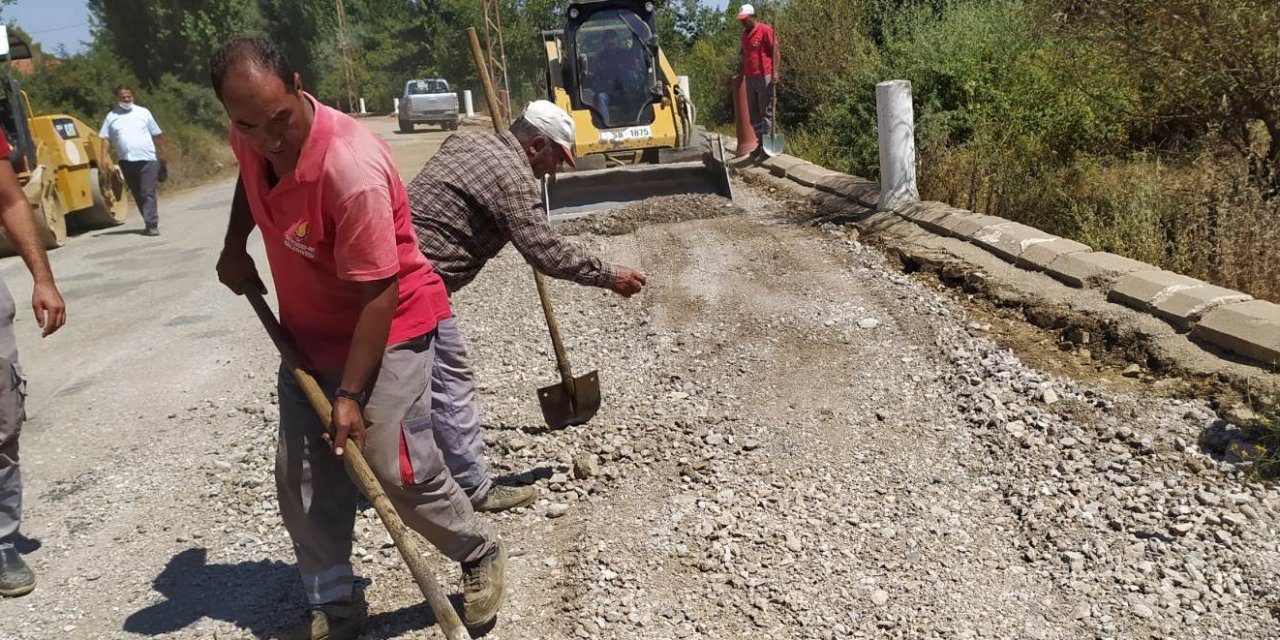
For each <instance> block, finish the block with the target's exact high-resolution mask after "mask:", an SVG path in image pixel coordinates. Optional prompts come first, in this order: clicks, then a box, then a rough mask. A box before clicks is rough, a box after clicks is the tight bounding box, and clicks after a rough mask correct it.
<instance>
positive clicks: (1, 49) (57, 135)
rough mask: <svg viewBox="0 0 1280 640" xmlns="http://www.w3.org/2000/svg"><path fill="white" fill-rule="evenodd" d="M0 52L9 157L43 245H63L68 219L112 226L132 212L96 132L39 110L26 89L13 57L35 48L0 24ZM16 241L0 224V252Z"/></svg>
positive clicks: (1, 119)
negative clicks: (34, 109) (39, 113)
mask: <svg viewBox="0 0 1280 640" xmlns="http://www.w3.org/2000/svg"><path fill="white" fill-rule="evenodd" d="M0 57H3V58H4V59H5V62H6V64H5V67H6V69H5V74H4V76H3V77H0V128H2V129H4V136H5V138H7V139H8V140H9V146H10V147H12V153H10V155H9V157H8V158H0V162H8V163H10V164H11V165H12V166H13V171H14V173H16V174H17V175H18V182H19V183H21V184H22V190H23V191H24V192H25V193H26V194H27V200H29V201H30V202H31V210H32V212H33V213H34V214H35V217H36V226H37V228H39V229H40V231H41V235H42V237H43V239H44V245H45V247H46V248H48V249H52V248H54V247H60V246H62V245H63V243H65V242H66V239H67V225H68V223H70V224H71V225H72V227H78V228H85V229H91V228H98V227H108V226H113V225H117V224H120V223H122V222H124V220H125V216H127V215H128V203H126V202H125V183H124V175H123V174H121V172H120V168H119V167H118V166H116V165H115V163H113V162H112V161H111V158H109V157H107V158H102V157H99V156H100V155H101V153H102V144H101V142H100V138H99V137H98V134H97V132H96V131H95V130H94V129H92V128H90V127H87V126H85V124H84V123H83V122H81V121H80V120H77V119H76V118H73V117H71V116H67V115H61V114H53V115H42V116H37V115H34V113H33V112H32V110H31V102H30V100H28V99H27V94H26V92H25V91H23V90H22V88H21V87H20V86H19V85H18V82H17V80H15V79H14V77H13V65H12V62H13V61H14V60H26V59H30V58H31V48H30V47H29V46H28V44H27V43H25V42H23V41H22V40H21V39H20V38H18V37H17V36H16V35H14V34H9V33H8V29H7V28H6V27H5V26H4V25H0ZM12 254H13V246H12V245H11V244H10V243H9V240H8V238H7V237H4V234H3V229H0V255H12Z"/></svg>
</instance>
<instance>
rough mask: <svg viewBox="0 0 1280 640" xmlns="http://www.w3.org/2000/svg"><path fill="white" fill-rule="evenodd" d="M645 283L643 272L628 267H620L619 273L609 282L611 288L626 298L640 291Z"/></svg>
mask: <svg viewBox="0 0 1280 640" xmlns="http://www.w3.org/2000/svg"><path fill="white" fill-rule="evenodd" d="M644 285H645V279H644V274H643V273H640V272H639V271H634V270H632V269H628V268H627V267H618V275H617V276H616V277H614V279H613V282H611V283H610V284H609V289H610V290H612V291H613V292H614V293H616V294H618V295H620V296H622V297H624V298H630V297H631V296H633V295H635V294H637V293H640V290H641V289H643V288H644Z"/></svg>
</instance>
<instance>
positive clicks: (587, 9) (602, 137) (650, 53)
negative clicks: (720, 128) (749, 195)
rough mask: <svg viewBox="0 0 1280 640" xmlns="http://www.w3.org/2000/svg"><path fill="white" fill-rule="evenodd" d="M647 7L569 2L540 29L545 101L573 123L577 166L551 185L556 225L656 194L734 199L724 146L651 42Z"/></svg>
mask: <svg viewBox="0 0 1280 640" xmlns="http://www.w3.org/2000/svg"><path fill="white" fill-rule="evenodd" d="M655 11H656V7H655V3H654V2H653V1H651V0H649V1H646V0H574V1H573V2H571V3H570V4H569V6H568V8H567V9H566V11H565V26H564V30H563V31H544V32H543V34H542V39H543V44H544V46H545V48H546V53H547V88H548V94H549V95H548V99H549V100H551V101H552V102H554V103H556V104H557V105H559V106H560V107H561V108H563V109H564V110H565V111H567V112H569V114H570V115H571V116H572V117H573V119H574V125H575V126H576V128H577V143H576V144H575V145H574V155H575V156H577V165H578V166H577V169H576V170H573V171H566V172H561V173H559V174H558V175H557V176H556V178H555V180H554V181H553V182H552V183H551V184H550V186H549V190H550V199H551V211H550V212H549V213H550V215H551V219H552V221H553V222H560V221H564V220H568V219H571V218H575V217H578V216H582V215H586V214H588V213H591V212H593V211H600V210H605V209H611V208H615V207H618V206H622V205H625V204H627V203H630V202H635V201H638V200H643V199H645V198H649V197H653V196H660V195H675V194H684V193H712V194H719V195H721V196H724V197H726V198H730V199H732V198H733V192H732V188H731V186H730V182H729V172H728V167H727V166H726V164H725V157H726V156H725V152H724V147H723V146H722V145H721V144H720V143H719V138H718V137H717V138H716V139H715V140H714V143H713V142H712V140H711V139H710V138H708V136H707V133H706V130H705V129H704V128H703V127H700V126H698V124H697V122H696V118H697V110H696V109H695V107H694V105H693V102H692V101H691V100H690V97H689V89H688V84H687V80H686V79H684V78H680V77H678V76H676V73H675V71H674V70H673V69H672V67H671V63H670V62H669V61H668V60H667V57H666V55H665V54H664V53H663V52H662V48H661V47H660V46H659V44H658V40H657V36H656V31H657V19H656V16H655Z"/></svg>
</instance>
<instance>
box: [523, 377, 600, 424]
mask: <svg viewBox="0 0 1280 640" xmlns="http://www.w3.org/2000/svg"><path fill="white" fill-rule="evenodd" d="M538 402H539V403H540V404H541V405H542V418H543V419H544V420H546V422H547V426H548V427H551V428H552V429H563V428H565V427H572V426H576V425H580V424H586V423H587V422H589V421H590V420H591V418H592V417H594V416H595V415H596V411H599V410H600V376H599V374H598V373H597V372H595V371H592V372H591V373H588V374H586V375H583V376H578V377H576V378H574V379H573V393H570V392H569V389H568V387H566V386H565V384H564V383H563V382H562V383H559V384H553V385H551V386H549V387H543V388H541V389H538Z"/></svg>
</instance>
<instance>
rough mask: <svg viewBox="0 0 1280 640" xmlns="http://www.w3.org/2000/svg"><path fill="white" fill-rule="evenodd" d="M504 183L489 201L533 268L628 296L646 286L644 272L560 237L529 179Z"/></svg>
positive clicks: (513, 176) (515, 178) (514, 177)
mask: <svg viewBox="0 0 1280 640" xmlns="http://www.w3.org/2000/svg"><path fill="white" fill-rule="evenodd" d="M504 177H505V176H504ZM504 182H505V183H506V184H503V185H502V186H501V187H500V188H499V189H498V190H497V191H498V193H497V194H495V197H494V198H493V199H492V200H490V201H489V206H490V210H491V211H492V215H493V218H494V220H496V221H497V223H498V226H499V227H500V228H501V229H502V231H503V234H504V235H506V237H507V238H509V239H510V240H511V244H513V245H515V247H516V250H517V251H519V252H520V255H522V256H524V259H525V260H526V261H528V262H529V264H531V265H533V268H535V269H537V270H538V271H541V272H542V273H545V274H547V275H548V276H551V277H553V278H559V279H561V280H571V281H573V282H576V283H578V284H581V285H586V286H590V287H603V288H605V289H612V290H613V291H615V292H616V293H618V294H620V295H623V296H628V297H630V296H631V295H632V294H635V293H637V292H639V291H640V288H641V287H643V286H644V282H645V280H644V276H643V275H641V274H640V273H637V272H636V271H633V270H631V269H628V268H627V267H622V266H613V265H609V264H607V263H605V262H604V261H603V260H600V259H599V258H597V257H596V256H593V255H591V254H590V253H589V252H587V251H586V250H585V249H583V248H582V247H579V246H578V245H576V244H574V243H572V242H569V241H568V240H565V239H564V238H562V237H561V236H560V235H559V234H557V233H556V232H555V230H554V229H552V228H551V223H550V221H548V220H547V213H546V209H545V207H544V206H543V203H542V198H541V197H539V196H538V193H537V191H536V190H535V188H534V185H533V183H531V182H530V180H529V178H528V177H527V176H525V175H517V174H515V173H514V172H512V173H511V175H510V177H509V178H506V179H505V180H504ZM482 201H483V200H482Z"/></svg>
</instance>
